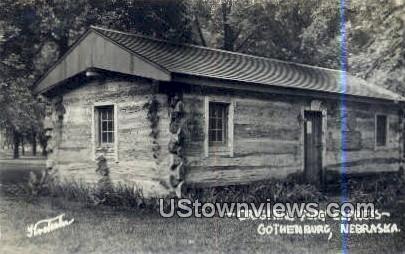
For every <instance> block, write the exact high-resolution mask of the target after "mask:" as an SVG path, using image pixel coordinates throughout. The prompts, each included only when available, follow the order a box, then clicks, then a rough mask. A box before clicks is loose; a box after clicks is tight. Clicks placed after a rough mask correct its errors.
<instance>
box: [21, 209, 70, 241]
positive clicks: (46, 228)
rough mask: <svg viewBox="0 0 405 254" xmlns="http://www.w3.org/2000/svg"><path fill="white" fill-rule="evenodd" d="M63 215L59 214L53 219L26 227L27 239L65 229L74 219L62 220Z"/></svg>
mask: <svg viewBox="0 0 405 254" xmlns="http://www.w3.org/2000/svg"><path fill="white" fill-rule="evenodd" d="M64 216H65V214H64V213H63V214H61V215H59V216H57V217H55V218H51V219H45V220H40V221H38V222H37V223H35V224H31V225H29V226H28V227H27V237H29V238H31V237H34V236H39V235H42V234H46V233H50V232H52V231H55V230H57V229H60V228H64V227H67V226H69V225H71V224H72V223H73V222H74V219H71V220H64V219H63V217H64Z"/></svg>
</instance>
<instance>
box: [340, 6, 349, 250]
mask: <svg viewBox="0 0 405 254" xmlns="http://www.w3.org/2000/svg"><path fill="white" fill-rule="evenodd" d="M345 7H346V2H345V0H340V35H341V38H340V39H341V41H340V52H341V55H340V70H341V74H340V91H341V97H340V117H341V119H342V121H341V126H340V130H341V149H342V151H341V158H340V159H341V165H342V166H341V168H340V192H341V196H340V197H341V202H346V201H347V200H348V186H347V177H346V163H345V162H346V141H345V140H346V138H345V130H346V129H347V128H346V126H347V125H346V124H347V122H346V121H347V109H346V81H347V76H346V71H347V51H346V46H347V45H346V16H345ZM342 223H343V225H344V226H346V224H347V223H348V222H347V220H344V221H343V222H342ZM347 238H348V234H345V233H343V232H342V253H345V254H346V253H347Z"/></svg>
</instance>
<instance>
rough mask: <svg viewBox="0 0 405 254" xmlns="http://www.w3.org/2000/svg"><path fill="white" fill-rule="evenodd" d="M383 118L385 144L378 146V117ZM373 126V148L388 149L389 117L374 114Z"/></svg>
mask: <svg viewBox="0 0 405 254" xmlns="http://www.w3.org/2000/svg"><path fill="white" fill-rule="evenodd" d="M379 116H384V117H385V144H384V145H379V144H378V117H379ZM374 121H375V125H374V147H375V149H381V148H386V147H388V143H389V142H388V137H389V117H388V115H387V114H375V118H374Z"/></svg>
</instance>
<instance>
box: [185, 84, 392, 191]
mask: <svg viewBox="0 0 405 254" xmlns="http://www.w3.org/2000/svg"><path fill="white" fill-rule="evenodd" d="M205 96H223V97H231V98H233V100H234V102H235V109H234V123H233V124H234V142H233V143H234V146H233V150H234V156H233V157H230V156H228V155H215V154H210V155H209V156H208V157H205V156H204V135H205V134H204V97H205ZM314 99H315V98H304V97H298V96H296V97H295V96H281V95H270V94H268V95H264V94H255V93H245V92H244V93H238V92H229V91H219V90H213V89H211V90H209V89H204V90H203V91H198V92H196V91H191V92H190V93H187V94H185V95H184V103H185V107H186V111H187V116H188V125H189V128H188V138H187V142H186V148H185V152H186V154H187V161H188V169H187V175H186V181H187V182H188V183H190V184H194V185H201V186H207V185H208V186H211V185H226V184H234V183H248V182H251V181H256V180H262V179H266V178H283V177H286V176H288V175H290V174H293V173H300V172H303V170H304V150H303V149H304V145H303V144H304V137H303V122H302V112H303V109H304V108H308V107H309V106H310V104H311V101H312V100H314ZM317 100H319V99H317ZM320 101H321V102H322V104H323V106H324V107H325V108H326V110H327V121H326V123H327V128H326V132H325V135H326V144H325V145H326V148H325V149H326V151H325V153H324V156H325V158H323V166H324V169H325V170H333V171H339V170H341V167H342V166H343V165H344V166H345V167H346V170H347V172H348V173H358V172H381V171H396V170H398V169H399V158H400V145H399V144H400V141H399V138H400V135H399V134H400V131H399V126H400V124H399V117H398V108H397V107H395V106H392V107H390V106H387V105H378V104H372V105H371V104H364V103H353V102H347V103H346V109H347V115H346V116H345V117H346V119H347V128H345V129H344V130H343V131H344V133H345V137H346V144H347V146H346V148H347V149H346V151H344V154H345V160H344V162H342V147H341V135H342V131H341V130H342V127H341V122H342V117H341V112H340V103H339V102H338V101H333V100H320ZM375 113H381V114H387V115H388V121H389V132H388V138H387V140H388V145H387V147H384V148H376V147H375V145H374V144H375V141H374V140H375V137H374V135H375V130H374V128H375V122H374V121H375V120H374V119H375Z"/></svg>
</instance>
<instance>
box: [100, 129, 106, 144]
mask: <svg viewBox="0 0 405 254" xmlns="http://www.w3.org/2000/svg"><path fill="white" fill-rule="evenodd" d="M101 142H102V143H107V132H102V133H101Z"/></svg>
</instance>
